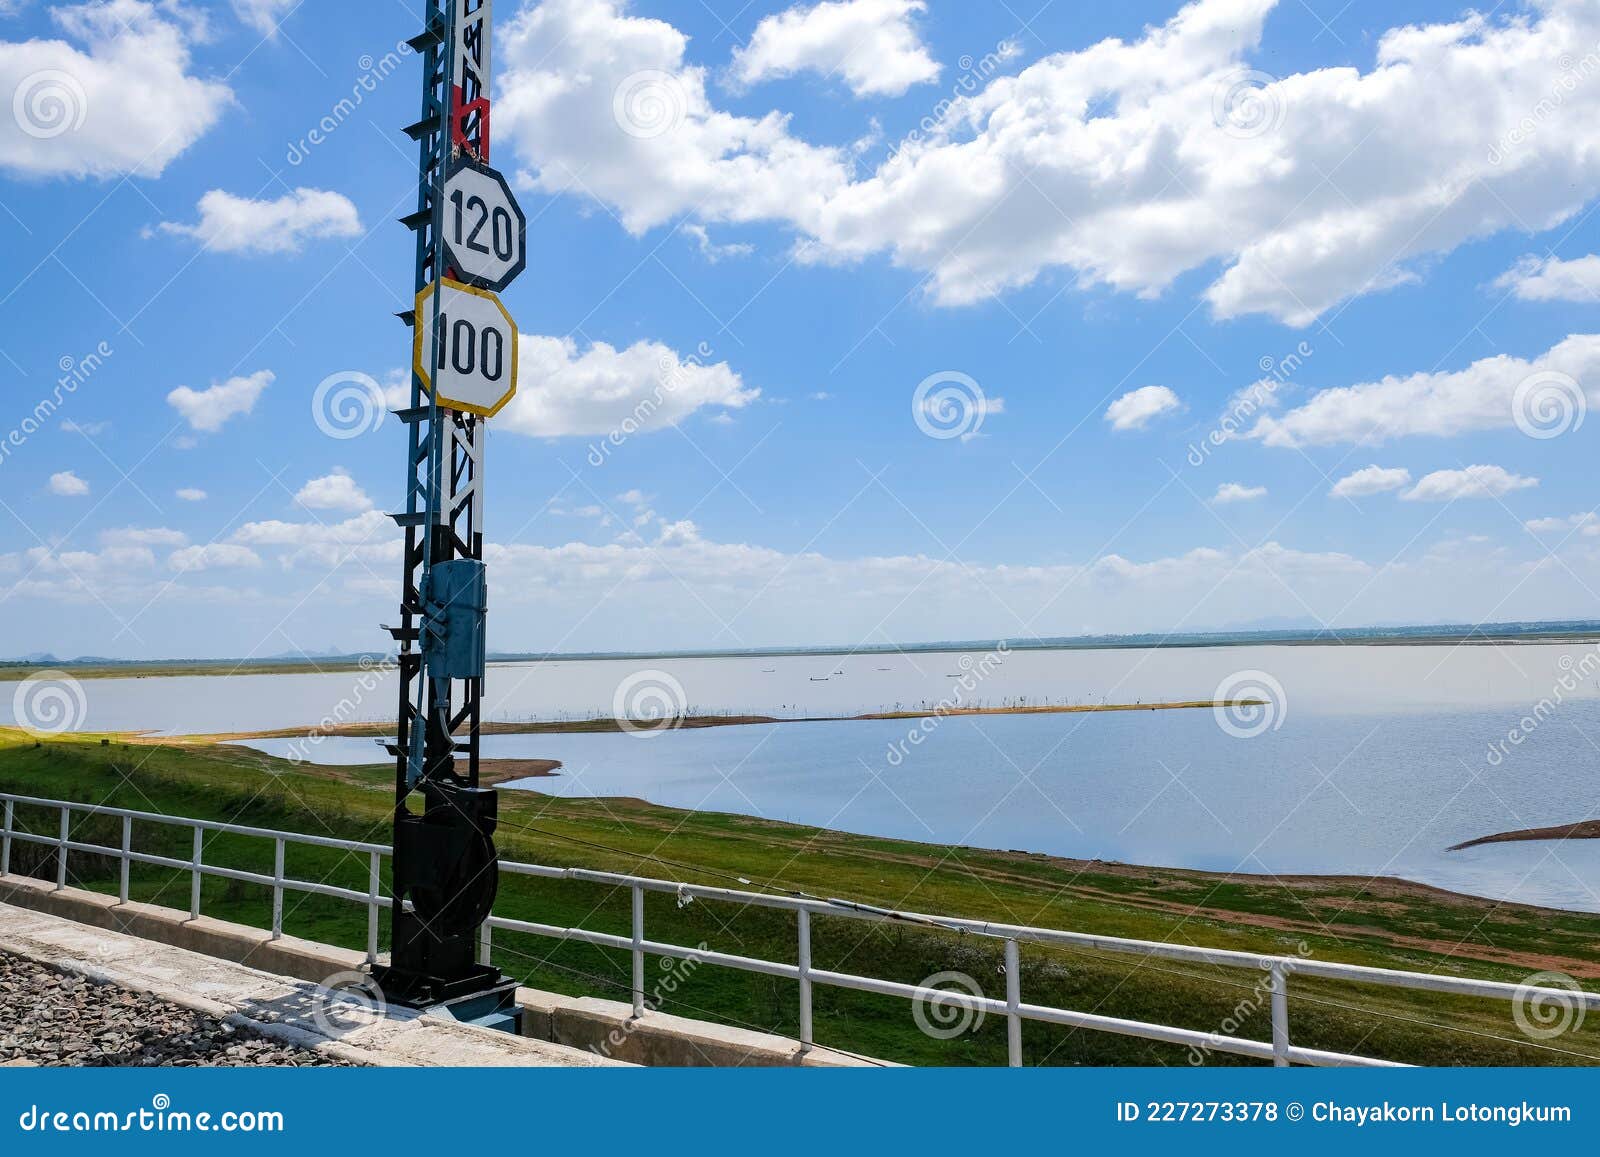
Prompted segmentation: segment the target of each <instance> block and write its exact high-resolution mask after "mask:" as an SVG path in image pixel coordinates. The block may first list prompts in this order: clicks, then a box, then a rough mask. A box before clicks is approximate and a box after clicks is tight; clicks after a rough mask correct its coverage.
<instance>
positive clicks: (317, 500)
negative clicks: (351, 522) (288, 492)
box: [294, 469, 372, 514]
mask: <svg viewBox="0 0 1600 1157" xmlns="http://www.w3.org/2000/svg"><path fill="white" fill-rule="evenodd" d="M294 500H295V501H296V502H298V503H299V504H300V505H301V506H304V507H305V508H306V509H307V510H338V511H344V512H347V513H357V514H359V513H360V512H362V511H366V510H371V509H372V499H370V498H368V497H367V493H366V491H364V490H362V489H361V487H360V486H358V485H356V480H355V479H354V478H352V477H350V475H349V474H347V473H346V472H345V471H343V470H340V469H335V470H334V471H333V473H331V474H325V475H323V476H322V477H321V478H313V479H311V480H310V481H309V482H307V483H306V484H305V485H304V486H302V487H301V488H300V492H299V493H298V494H296V495H295V496H294Z"/></svg>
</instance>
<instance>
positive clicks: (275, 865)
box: [272, 836, 283, 940]
mask: <svg viewBox="0 0 1600 1157" xmlns="http://www.w3.org/2000/svg"><path fill="white" fill-rule="evenodd" d="M272 844H273V847H272V938H273V939H274V940H281V939H283V837H282V836H279V837H278V838H277V839H275V840H273V841H272Z"/></svg>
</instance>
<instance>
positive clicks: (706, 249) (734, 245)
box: [678, 225, 756, 265]
mask: <svg viewBox="0 0 1600 1157" xmlns="http://www.w3.org/2000/svg"><path fill="white" fill-rule="evenodd" d="M678 232H680V233H682V234H683V235H684V236H686V237H688V238H689V239H690V240H692V241H693V242H694V243H695V247H696V248H698V249H699V250H700V256H702V257H704V258H705V259H706V260H707V261H709V262H711V264H713V265H715V264H716V263H717V262H719V261H721V260H722V259H723V258H724V257H748V256H750V254H752V253H754V252H755V251H756V247H755V246H754V245H747V244H744V243H743V242H730V243H728V244H726V245H719V244H717V243H716V242H715V241H713V240H711V234H710V232H709V231H708V230H707V229H706V227H705V226H704V225H683V226H680V227H679V229H678Z"/></svg>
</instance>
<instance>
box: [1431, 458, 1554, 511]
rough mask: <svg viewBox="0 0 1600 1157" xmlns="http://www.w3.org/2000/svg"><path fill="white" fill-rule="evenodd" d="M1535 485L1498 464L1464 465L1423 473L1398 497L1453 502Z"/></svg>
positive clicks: (1531, 479)
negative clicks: (1463, 466) (1464, 466)
mask: <svg viewBox="0 0 1600 1157" xmlns="http://www.w3.org/2000/svg"><path fill="white" fill-rule="evenodd" d="M1537 485H1539V480H1538V479H1537V478H1528V477H1525V476H1523V475H1520V474H1512V473H1509V472H1508V471H1506V470H1505V469H1503V468H1502V467H1499V466H1468V467H1466V468H1465V469H1464V470H1435V471H1434V472H1433V473H1432V474H1427V475H1424V476H1423V477H1422V478H1421V479H1420V480H1419V481H1418V482H1417V484H1416V485H1415V486H1413V487H1412V488H1411V489H1410V490H1407V491H1406V492H1405V493H1404V494H1402V495H1401V496H1400V497H1401V499H1402V500H1403V501H1405V502H1454V501H1455V500H1456V499H1458V498H1499V497H1501V496H1503V495H1506V494H1510V493H1511V492H1512V491H1514V490H1527V489H1529V488H1530V487H1534V486H1537Z"/></svg>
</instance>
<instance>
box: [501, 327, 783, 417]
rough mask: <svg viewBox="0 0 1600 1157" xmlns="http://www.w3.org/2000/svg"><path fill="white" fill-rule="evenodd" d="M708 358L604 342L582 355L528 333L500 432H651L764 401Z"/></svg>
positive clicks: (566, 343) (571, 345)
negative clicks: (709, 411)
mask: <svg viewBox="0 0 1600 1157" xmlns="http://www.w3.org/2000/svg"><path fill="white" fill-rule="evenodd" d="M702 354H704V351H702ZM708 356H709V355H708V354H707V355H705V356H702V355H701V354H696V355H691V356H689V357H684V356H683V355H681V354H679V353H678V352H676V351H675V350H673V349H670V348H669V347H667V346H665V345H662V344H661V343H659V342H649V341H642V342H638V343H636V344H634V345H631V346H629V347H628V348H627V349H625V350H619V349H617V348H615V347H614V346H610V345H607V344H606V343H604V342H596V343H595V344H594V345H592V346H590V347H589V348H588V349H587V350H584V351H583V352H581V353H580V352H579V349H578V345H577V343H576V342H574V341H572V340H571V339H570V338H565V339H564V338H555V337H529V336H526V335H525V336H524V337H523V338H522V339H521V346H520V361H521V366H520V369H519V380H520V385H519V386H518V389H517V396H516V397H515V398H513V399H512V401H511V404H510V405H508V406H507V407H506V408H505V409H504V410H502V411H501V412H500V415H499V416H498V417H497V418H496V419H495V428H496V429H499V430H511V431H514V432H516V433H518V434H528V435H532V436H534V437H540V438H552V437H562V436H568V435H582V436H596V435H605V434H611V433H616V434H619V435H629V434H634V433H649V432H651V431H654V430H664V429H667V428H669V427H671V426H675V425H677V424H678V423H679V422H682V421H683V420H684V419H685V418H687V417H689V416H690V415H691V414H693V413H694V412H695V411H697V410H700V409H702V408H704V407H708V406H711V407H718V406H720V407H727V408H728V409H735V410H737V409H742V408H743V407H745V406H748V405H749V404H750V403H751V402H753V401H755V400H756V399H757V398H758V397H760V396H761V391H760V390H756V389H751V388H748V387H746V386H745V384H744V382H743V380H742V379H741V378H740V377H739V375H738V374H736V373H734V371H733V370H732V369H730V368H729V367H728V365H727V363H725V362H718V363H715V364H708V363H707V361H706V357H708Z"/></svg>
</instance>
